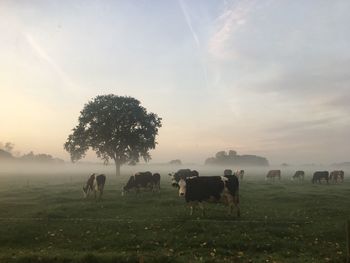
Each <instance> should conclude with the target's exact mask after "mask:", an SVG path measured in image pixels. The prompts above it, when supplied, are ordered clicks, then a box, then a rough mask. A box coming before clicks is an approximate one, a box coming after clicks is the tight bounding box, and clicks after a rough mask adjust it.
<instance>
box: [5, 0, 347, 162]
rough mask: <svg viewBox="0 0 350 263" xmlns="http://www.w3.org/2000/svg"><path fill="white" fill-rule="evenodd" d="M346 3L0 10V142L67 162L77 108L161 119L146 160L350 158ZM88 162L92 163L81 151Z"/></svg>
mask: <svg viewBox="0 0 350 263" xmlns="http://www.w3.org/2000/svg"><path fill="white" fill-rule="evenodd" d="M349 12H350V2H349V1H347V0H334V1H328V0H310V1H303V0H293V1H286V0H259V1H258V0H242V1H237V0H233V1H229V0H222V1H220V0H217V1H211V0H191V1H186V0H178V1H177V0H152V1H149V0H147V1H146V0H144V1H143V0H138V1H136V0H135V1H133V0H125V1H86V0H84V1H79V0H74V1H61V0H59V1H54V0H52V1H44V0H43V1H40V0H36V1H19V0H11V1H10V0H9V1H6V0H2V1H0V32H1V34H0V94H1V103H0V121H1V122H0V141H1V142H7V141H10V142H13V143H14V144H15V150H17V151H20V152H21V153H28V152H29V151H34V152H35V153H49V154H51V155H53V156H55V157H59V158H63V159H65V160H69V154H68V153H67V152H65V150H64V149H63V144H64V142H65V141H66V139H67V137H68V135H69V134H70V133H71V130H72V128H73V127H75V126H76V125H77V120H78V116H79V112H80V110H81V109H82V108H83V106H84V104H85V103H87V102H88V101H89V100H90V99H92V98H93V97H95V96H97V95H103V94H110V93H113V94H116V95H121V96H132V97H135V98H137V99H138V100H140V101H141V103H142V105H143V106H144V107H146V108H147V110H148V111H150V112H154V113H157V114H158V115H159V116H160V117H162V119H163V127H162V128H161V129H160V130H159V135H158V137H157V141H158V145H157V147H156V149H155V150H152V151H151V155H152V162H155V163H157V162H168V161H170V160H172V159H181V160H182V161H183V162H195V163H203V162H204V160H205V159H206V158H208V157H212V156H214V155H215V153H216V152H218V151H221V150H226V151H227V150H230V149H234V150H236V151H237V152H238V154H256V155H261V156H264V157H266V158H268V160H269V161H270V163H272V164H280V163H284V162H286V163H290V164H304V163H325V164H328V163H333V162H341V161H349V160H350V140H349V134H350V103H349V101H350V71H349V69H350V26H349V25H350V16H349V15H348V14H349ZM85 160H95V155H94V153H92V152H89V153H88V155H87V157H86V159H85Z"/></svg>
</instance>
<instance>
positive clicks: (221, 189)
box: [178, 175, 240, 217]
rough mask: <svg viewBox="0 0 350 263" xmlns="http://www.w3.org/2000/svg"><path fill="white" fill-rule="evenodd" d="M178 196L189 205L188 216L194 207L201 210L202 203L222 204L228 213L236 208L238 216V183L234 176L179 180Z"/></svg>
mask: <svg viewBox="0 0 350 263" xmlns="http://www.w3.org/2000/svg"><path fill="white" fill-rule="evenodd" d="M178 185H179V196H184V197H185V200H186V202H187V203H188V204H189V205H190V209H191V210H190V215H192V214H193V209H194V207H195V206H196V205H199V207H200V208H201V209H202V214H203V215H204V207H203V203H202V202H223V203H226V204H227V205H228V207H229V213H230V214H231V213H232V211H233V206H234V205H235V206H236V208H237V216H238V217H239V216H240V208H239V182H238V179H237V177H236V176H234V175H227V176H203V177H189V178H186V179H180V180H179V183H178Z"/></svg>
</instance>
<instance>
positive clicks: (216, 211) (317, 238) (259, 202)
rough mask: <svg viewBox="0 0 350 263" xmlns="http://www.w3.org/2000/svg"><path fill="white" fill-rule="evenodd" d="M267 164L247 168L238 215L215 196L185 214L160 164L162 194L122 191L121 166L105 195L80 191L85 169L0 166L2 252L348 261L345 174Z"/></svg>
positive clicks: (46, 258) (2, 257)
mask: <svg viewBox="0 0 350 263" xmlns="http://www.w3.org/2000/svg"><path fill="white" fill-rule="evenodd" d="M212 173H213V172H210V173H209V172H208V173H206V172H202V175H209V174H212ZM264 173H265V172H263V171H261V172H260V173H259V171H254V173H252V172H251V173H249V171H248V172H247V175H246V177H245V178H244V181H243V182H242V184H241V187H240V197H241V199H240V201H241V213H242V214H241V218H239V219H238V218H236V216H235V215H233V216H229V215H227V210H226V207H224V206H223V205H217V204H208V205H206V216H204V217H202V216H201V215H200V212H199V211H197V213H196V212H195V214H194V215H193V216H192V217H191V216H189V209H188V207H186V205H185V203H184V200H183V199H181V198H179V197H178V196H177V192H176V189H174V188H172V187H171V186H170V180H169V178H168V176H167V175H166V172H162V174H161V175H162V179H161V188H162V189H161V193H160V194H154V193H150V192H144V193H141V194H139V195H136V194H132V193H131V194H129V195H128V196H124V197H122V196H121V194H120V189H121V187H122V185H123V184H124V183H125V182H126V180H127V178H128V175H127V174H124V175H123V176H122V177H120V178H115V176H113V175H112V174H108V177H107V184H106V189H105V194H104V199H103V201H95V200H93V198H91V199H88V200H83V199H82V191H81V189H82V185H83V183H84V181H85V179H86V177H87V174H86V173H81V174H80V173H77V172H76V173H74V174H72V175H69V174H68V173H65V174H59V173H57V174H56V173H53V172H51V174H50V176H44V175H43V174H42V175H40V176H39V175H33V174H26V173H25V172H23V171H22V174H21V175H15V174H6V173H5V174H2V175H1V177H0V223H1V225H0V262H23V263H24V262H345V260H346V234H345V222H346V220H348V219H350V205H349V204H350V183H349V182H348V181H346V182H345V183H343V184H339V185H312V184H311V182H310V179H311V178H310V177H309V178H307V179H306V180H305V181H304V182H303V183H300V182H292V181H291V180H290V175H289V174H288V175H285V176H284V178H283V179H282V180H281V182H265V180H264V177H263V175H264ZM234 214H235V213H234Z"/></svg>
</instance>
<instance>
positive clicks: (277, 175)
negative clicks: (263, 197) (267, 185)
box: [265, 170, 281, 181]
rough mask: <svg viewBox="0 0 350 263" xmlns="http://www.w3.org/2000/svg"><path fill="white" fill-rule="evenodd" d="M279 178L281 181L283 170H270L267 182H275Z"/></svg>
mask: <svg viewBox="0 0 350 263" xmlns="http://www.w3.org/2000/svg"><path fill="white" fill-rule="evenodd" d="M275 178H277V179H278V180H281V170H270V171H268V173H267V175H266V178H265V180H268V179H272V180H273V181H274V180H275Z"/></svg>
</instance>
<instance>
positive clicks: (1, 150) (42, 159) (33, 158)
mask: <svg viewBox="0 0 350 263" xmlns="http://www.w3.org/2000/svg"><path fill="white" fill-rule="evenodd" d="M12 150H13V144H12V143H6V144H5V145H3V144H1V143H0V162H1V161H14V162H38V163H64V160H62V159H60V158H54V157H52V156H51V155H50V154H45V153H40V154H34V153H33V152H30V153H28V154H23V155H20V154H18V153H17V154H16V155H18V156H14V155H13V154H12Z"/></svg>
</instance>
